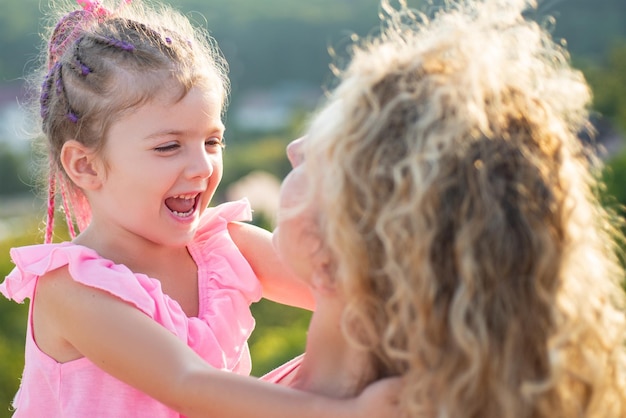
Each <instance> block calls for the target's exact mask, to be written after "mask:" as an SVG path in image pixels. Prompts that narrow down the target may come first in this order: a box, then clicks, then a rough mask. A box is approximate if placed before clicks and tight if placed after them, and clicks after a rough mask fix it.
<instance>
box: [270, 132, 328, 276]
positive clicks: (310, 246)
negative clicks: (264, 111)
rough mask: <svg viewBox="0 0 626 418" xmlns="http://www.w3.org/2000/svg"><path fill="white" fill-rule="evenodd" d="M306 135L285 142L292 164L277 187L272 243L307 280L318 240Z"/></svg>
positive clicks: (297, 272)
mask: <svg viewBox="0 0 626 418" xmlns="http://www.w3.org/2000/svg"><path fill="white" fill-rule="evenodd" d="M305 140H306V139H305V138H300V139H296V140H295V141H292V142H291V143H290V144H289V145H288V146H287V157H288V158H289V161H290V162H291V165H292V168H293V169H292V170H291V172H290V173H289V174H288V175H287V177H285V179H284V180H283V183H282V185H281V188H280V199H279V207H278V216H277V220H276V229H275V230H274V237H273V242H274V247H275V248H276V250H277V251H278V254H279V255H280V257H281V259H282V260H283V261H284V262H285V263H286V264H287V265H288V266H289V267H290V268H291V269H292V270H293V272H294V273H296V275H298V276H299V277H300V278H302V279H303V280H306V281H308V280H310V279H311V277H312V275H313V273H314V269H315V262H316V260H317V259H318V258H319V257H318V253H319V252H320V251H322V250H321V240H320V237H319V227H318V225H317V207H315V206H314V205H313V204H312V202H310V198H309V196H308V193H309V187H310V184H309V179H308V178H307V173H306V170H305V164H306V162H305V161H304V159H303V155H302V145H303V144H304V141H305Z"/></svg>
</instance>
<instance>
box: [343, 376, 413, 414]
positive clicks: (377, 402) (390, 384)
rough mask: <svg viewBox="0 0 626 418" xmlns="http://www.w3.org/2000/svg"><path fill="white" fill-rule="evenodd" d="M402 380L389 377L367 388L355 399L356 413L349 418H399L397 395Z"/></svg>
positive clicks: (400, 388)
mask: <svg viewBox="0 0 626 418" xmlns="http://www.w3.org/2000/svg"><path fill="white" fill-rule="evenodd" d="M402 384H403V379H402V378H400V377H390V378H387V379H382V380H379V381H377V382H374V383H372V384H370V385H369V386H367V387H366V388H365V390H364V391H363V393H361V395H359V397H358V398H356V404H357V405H356V411H355V412H354V413H353V414H352V415H350V416H351V417H355V416H356V417H368V418H370V417H371V418H374V417H378V418H392V417H399V416H400V409H399V402H398V400H399V399H398V395H399V393H400V391H401V390H402Z"/></svg>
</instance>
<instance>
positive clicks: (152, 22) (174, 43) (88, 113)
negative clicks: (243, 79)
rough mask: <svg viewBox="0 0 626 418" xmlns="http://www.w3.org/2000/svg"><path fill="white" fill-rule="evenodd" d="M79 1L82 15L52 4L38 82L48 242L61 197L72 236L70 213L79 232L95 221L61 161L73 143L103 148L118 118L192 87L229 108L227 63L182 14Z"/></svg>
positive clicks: (65, 5) (135, 5)
mask: <svg viewBox="0 0 626 418" xmlns="http://www.w3.org/2000/svg"><path fill="white" fill-rule="evenodd" d="M79 3H81V4H83V3H84V6H83V8H82V9H79V10H76V3H75V2H68V1H65V2H63V1H58V2H55V3H54V4H53V6H52V16H51V17H50V21H51V22H52V25H51V26H50V29H49V30H48V32H47V34H46V36H45V39H46V51H45V57H43V60H42V61H44V63H43V65H42V70H41V71H40V72H39V73H38V75H37V77H35V80H36V82H35V84H34V85H35V86H37V87H36V90H37V91H38V93H39V94H37V96H38V97H39V100H38V101H37V103H36V107H37V113H38V114H39V116H40V119H39V122H40V123H39V124H40V125H41V128H42V132H40V133H36V134H38V136H41V137H44V138H45V139H46V151H45V152H46V157H47V158H48V160H49V170H50V173H49V179H50V182H49V183H50V184H49V203H48V206H49V207H48V225H47V231H46V241H50V240H51V233H52V220H53V219H54V210H55V204H54V201H55V196H56V194H57V193H61V194H62V195H63V203H64V205H65V211H66V214H67V215H68V226H69V228H70V234H71V235H73V227H74V220H72V219H71V217H70V216H69V214H70V213H71V210H72V209H74V212H75V215H76V218H77V219H76V222H77V223H78V226H79V228H80V229H82V228H84V227H85V226H86V224H87V223H88V221H89V213H90V211H89V208H88V207H87V206H86V204H85V201H84V197H83V196H82V194H81V192H80V190H76V188H75V187H73V185H72V184H71V182H70V181H69V180H68V179H67V177H66V176H65V175H64V172H63V168H62V166H61V163H60V158H59V157H60V152H61V148H62V147H63V144H64V143H65V142H66V141H67V140H69V139H74V140H77V141H79V142H81V143H83V144H85V145H86V146H88V147H90V148H92V149H94V150H100V149H101V148H102V147H103V146H104V141H105V138H106V135H107V131H108V129H109V127H110V126H111V124H112V123H113V122H114V121H115V120H116V119H118V118H119V117H120V116H121V115H122V114H123V113H125V112H128V111H132V109H134V108H136V107H137V106H140V105H142V104H143V103H146V102H148V101H150V100H152V99H154V98H155V97H157V96H158V95H162V94H167V95H169V96H174V97H178V98H179V99H182V98H183V97H184V96H185V95H186V94H187V92H188V91H189V90H190V89H191V88H192V87H199V88H202V89H215V88H217V89H221V93H222V97H223V104H224V106H225V105H226V98H227V96H228V91H229V81H228V77H227V65H226V61H225V60H224V59H223V58H222V56H221V54H220V52H219V50H218V48H217V46H216V44H215V42H214V41H213V39H212V38H210V37H209V36H208V34H206V32H205V31H204V30H203V29H202V28H200V27H197V26H193V25H192V24H191V23H190V22H189V20H188V19H187V18H186V17H185V16H183V15H181V14H180V13H179V12H177V11H175V10H173V9H170V8H169V7H166V6H163V5H158V4H147V3H143V2H141V1H140V0H134V1H132V2H130V1H128V0H127V1H126V2H112V1H111V2H107V1H103V2H99V1H94V0H82V1H81V2H79ZM107 3H109V4H107ZM120 3H121V4H120ZM125 3H127V4H125ZM72 204H73V206H74V207H73V208H72V207H71V206H72Z"/></svg>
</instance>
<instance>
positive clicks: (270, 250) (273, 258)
mask: <svg viewBox="0 0 626 418" xmlns="http://www.w3.org/2000/svg"><path fill="white" fill-rule="evenodd" d="M228 232H229V233H230V236H231V238H232V239H233V241H234V242H235V244H236V245H237V247H239V250H240V251H241V253H242V254H243V256H244V257H245V258H246V259H247V260H248V263H250V266H251V267H252V270H254V273H255V274H256V275H257V277H258V278H259V280H260V281H261V285H262V286H263V297H264V298H266V299H270V300H273V301H274V302H278V303H282V304H284V305H290V306H296V307H298V308H304V309H308V310H313V308H314V307H315V300H314V298H313V294H312V292H311V288H310V287H309V285H308V284H306V283H305V282H304V281H303V280H301V279H299V278H298V277H296V276H295V274H294V273H293V272H291V270H289V269H288V268H287V266H286V265H285V264H284V263H283V262H282V261H281V260H280V258H279V257H278V254H277V253H276V250H275V249H274V245H273V244H272V233H271V232H269V231H266V230H265V229H263V228H259V227H257V226H254V225H252V224H247V223H240V222H230V223H229V224H228Z"/></svg>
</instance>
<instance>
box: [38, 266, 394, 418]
mask: <svg viewBox="0 0 626 418" xmlns="http://www.w3.org/2000/svg"><path fill="white" fill-rule="evenodd" d="M34 300H35V301H36V305H35V308H34V309H35V312H37V311H38V313H39V315H38V317H36V318H35V319H37V318H46V319H45V322H44V324H45V326H46V336H47V337H48V339H47V340H44V341H41V345H42V346H43V347H41V348H42V350H44V351H46V350H45V346H46V341H48V342H49V341H54V343H53V344H51V345H50V346H51V347H62V346H64V347H66V348H67V347H69V348H70V349H73V350H76V352H77V353H79V354H80V355H83V356H85V357H87V358H89V359H90V360H91V361H92V362H93V363H94V364H96V365H97V366H98V367H100V368H101V369H102V370H104V371H105V372H107V373H109V374H110V375H112V376H114V377H116V378H118V379H119V380H121V381H123V382H126V383H127V384H129V385H131V386H133V387H135V388H137V389H139V390H140V391H142V392H144V393H146V394H148V395H150V396H152V397H153V398H155V399H157V400H158V401H160V402H162V403H163V404H165V405H167V406H169V407H170V408H172V409H174V410H176V411H178V412H180V413H182V414H184V415H186V416H189V417H208V416H219V417H222V418H228V417H233V418H241V417H255V416H258V417H275V418H280V417H289V418H292V417H295V416H297V417H299V418H306V417H312V418H317V417H355V416H364V417H365V416H368V417H374V416H380V417H390V416H393V415H394V412H395V409H394V407H393V405H392V401H391V398H392V396H393V395H392V393H395V392H394V391H395V389H397V385H398V383H397V381H388V382H383V383H382V384H378V385H374V387H373V388H372V389H370V390H368V391H367V392H366V393H365V394H364V395H362V396H360V397H358V398H354V399H348V400H338V399H330V398H324V397H320V396H317V395H312V394H309V393H305V392H300V391H296V390H292V389H287V388H285V387H281V386H278V385H272V384H269V383H265V382H261V381H258V380H255V379H254V378H251V377H246V376H240V375H236V374H234V373H229V372H224V371H219V370H217V369H215V368H213V367H211V366H209V365H208V364H207V363H205V362H204V361H203V360H202V359H201V358H200V357H199V356H198V355H197V354H196V353H195V352H194V351H193V350H192V349H191V348H189V347H188V346H187V345H185V344H184V343H183V342H182V341H180V340H179V339H177V338H176V337H175V336H174V335H172V334H171V333H170V332H169V331H168V330H166V329H165V328H163V327H162V326H160V325H159V324H158V323H156V322H154V321H153V320H152V319H150V318H149V317H147V316H146V315H145V314H143V313H142V312H141V311H139V310H137V309H136V308H134V307H132V306H131V305H129V304H127V303H125V302H123V301H121V300H119V299H117V298H115V297H114V296H112V295H110V294H108V293H106V292H103V291H100V290H97V289H93V288H90V287H87V286H84V285H81V284H79V283H77V282H75V281H74V280H72V279H71V277H70V276H69V273H68V271H67V267H64V268H61V269H58V270H55V271H53V272H50V273H48V274H47V275H46V276H45V277H42V278H41V279H40V280H39V283H38V286H37V294H36V297H35V299H34ZM40 324H41V323H40ZM50 335H53V336H54V338H52V339H50V338H49V337H50ZM38 343H39V341H38ZM66 351H67V350H66ZM70 351H71V350H70Z"/></svg>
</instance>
